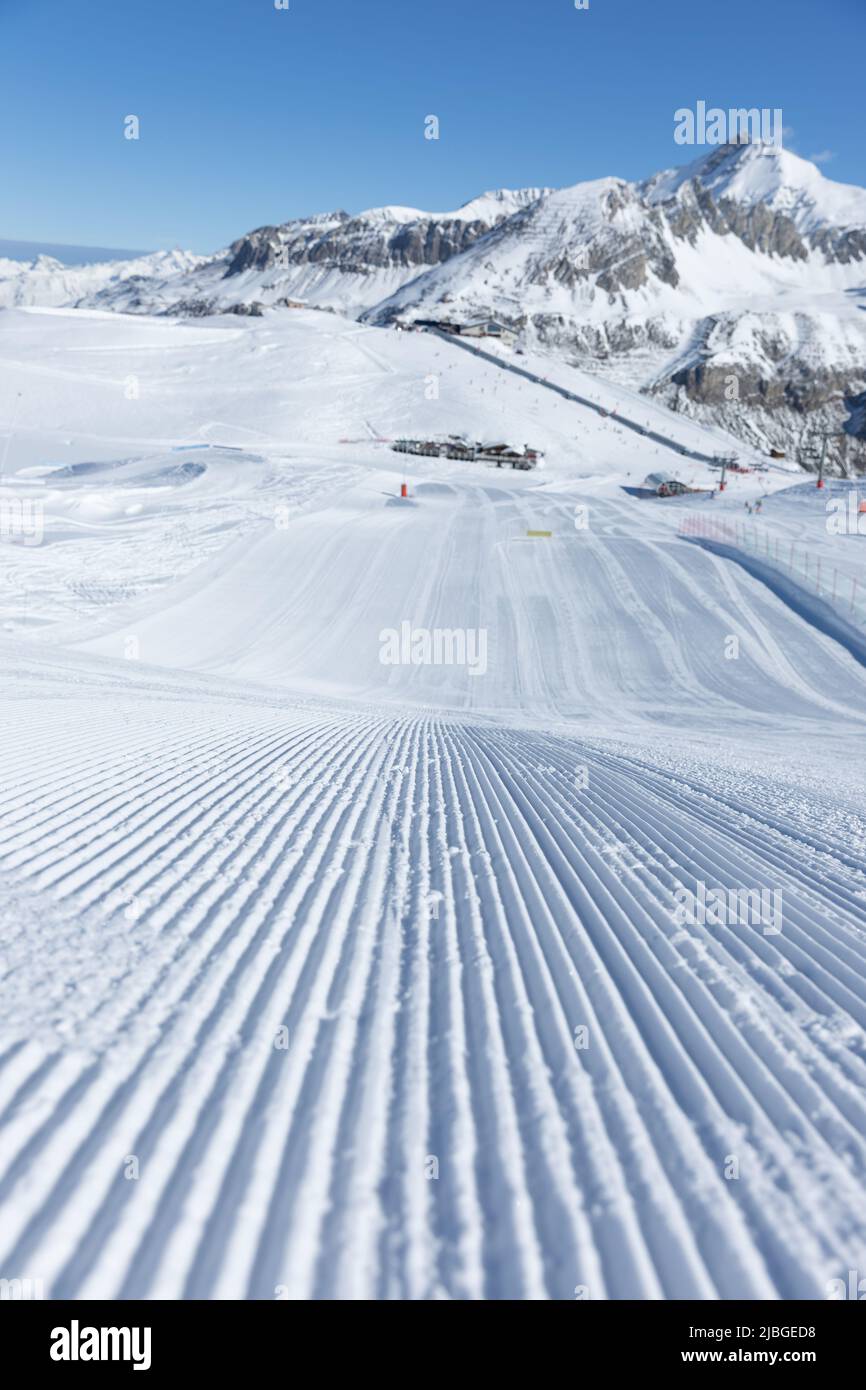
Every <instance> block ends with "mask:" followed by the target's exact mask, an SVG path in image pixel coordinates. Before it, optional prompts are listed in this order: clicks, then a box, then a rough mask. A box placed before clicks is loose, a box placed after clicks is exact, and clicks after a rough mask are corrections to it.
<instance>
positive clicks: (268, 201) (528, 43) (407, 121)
mask: <svg viewBox="0 0 866 1390" xmlns="http://www.w3.org/2000/svg"><path fill="white" fill-rule="evenodd" d="M289 6H290V7H289V9H288V10H277V9H276V8H275V6H274V0H85V3H83V4H74V3H71V0H38V3H36V2H35V0H0V132H2V133H0V140H2V157H0V209H2V216H0V237H6V238H22V239H23V238H27V239H29V240H33V241H53V242H67V243H75V244H84V245H86V244H93V243H97V244H99V245H102V246H126V247H135V248H138V247H144V248H157V247H170V246H174V245H180V246H185V247H190V248H191V249H193V250H196V251H211V250H215V249H217V248H218V247H220V246H222V245H224V244H225V243H226V242H228V241H230V240H233V239H234V238H235V237H236V236H239V235H240V234H241V233H243V232H245V231H248V230H249V229H250V228H252V227H256V226H260V225H262V224H263V223H267V222H281V221H284V220H286V219H287V218H289V217H294V216H301V215H303V214H306V213H310V212H317V211H330V210H332V209H334V208H340V207H342V208H346V209H347V210H348V211H350V212H358V211H361V210H362V209H364V208H367V207H373V206H377V205H379V204H383V203H404V204H409V205H411V206H415V207H425V208H430V209H433V210H436V211H442V210H445V209H448V208H452V207H456V206H458V205H459V204H460V203H462V202H465V201H466V200H467V199H468V198H470V197H473V196H474V195H475V194H476V193H479V192H481V191H483V190H484V189H487V188H494V187H501V186H505V187H525V186H536V185H542V184H546V185H557V186H558V185H563V184H570V183H577V182H578V181H580V180H582V179H587V178H597V177H601V176H603V175H607V174H617V175H620V176H622V177H624V178H640V177H644V176H645V175H647V174H649V173H652V172H654V171H655V170H657V169H660V168H667V167H669V166H671V165H673V164H682V163H685V162H687V160H688V159H689V158H691V157H693V154H697V153H699V151H694V152H691V151H689V150H688V149H685V150H684V149H683V148H681V147H680V146H677V145H675V144H674V142H673V129H674V111H675V110H676V108H678V107H683V106H691V107H693V106H694V105H695V103H696V102H697V101H698V100H699V99H701V100H704V101H706V102H707V103H708V104H709V105H711V106H721V107H725V108H729V107H731V106H747V107H751V106H758V107H770V108H775V107H781V108H782V109H783V111H784V121H785V125H786V127H787V128H788V133H787V135H786V140H785V143H786V145H787V146H788V148H792V149H794V150H796V152H797V153H798V154H802V155H805V156H807V157H811V156H812V155H818V156H820V157H821V163H822V168H823V171H824V173H825V174H827V176H828V177H831V178H835V179H839V180H841V181H842V182H850V183H860V184H862V185H866V138H864V136H866V117H864V108H866V102H864V95H863V93H864V87H866V81H864V54H866V0H719V3H718V4H708V3H706V0H590V6H589V9H588V10H577V9H576V8H575V4H574V0H289ZM128 115H137V116H138V117H139V119H140V122H141V127H140V139H139V140H138V141H133V140H126V139H124V135H123V121H124V117H126V116H128ZM428 115H436V116H437V117H438V118H439V121H440V123H441V126H440V139H439V140H438V141H432V140H425V138H424V120H425V117H426V116H428Z"/></svg>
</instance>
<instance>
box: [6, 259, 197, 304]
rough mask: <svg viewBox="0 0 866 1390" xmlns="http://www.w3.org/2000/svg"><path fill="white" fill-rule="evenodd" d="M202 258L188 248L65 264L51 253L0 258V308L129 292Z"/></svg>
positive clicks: (177, 272) (188, 268) (183, 272)
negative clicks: (25, 258)
mask: <svg viewBox="0 0 866 1390" xmlns="http://www.w3.org/2000/svg"><path fill="white" fill-rule="evenodd" d="M206 259H207V258H206V257H204V256H196V255H194V253H193V252H192V251H155V252H153V253H152V254H151V255H147V256H138V257H136V258H135V259H134V260H131V261H100V262H96V263H94V264H92V265H74V266H70V265H64V264H63V262H62V261H58V260H56V259H55V258H54V257H53V256H37V257H36V258H35V259H34V260H32V261H15V260H5V259H2V258H0V309H12V308H22V307H27V306H33V305H35V306H38V307H40V308H54V307H57V308H63V307H64V306H70V305H75V304H78V303H80V302H81V301H83V300H86V299H89V298H93V297H95V296H97V295H99V294H100V293H105V294H106V297H107V302H108V304H110V299H111V296H112V294H114V293H118V291H122V292H123V293H124V294H129V293H131V290H130V287H131V286H132V285H135V284H148V285H149V284H158V283H160V282H162V281H163V280H165V279H167V278H172V277H175V276H183V275H187V274H189V273H190V272H191V271H192V270H193V269H194V268H195V267H196V266H197V265H199V264H200V263H201V262H202V261H204V260H206Z"/></svg>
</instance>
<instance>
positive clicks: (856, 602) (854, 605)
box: [679, 515, 866, 628]
mask: <svg viewBox="0 0 866 1390" xmlns="http://www.w3.org/2000/svg"><path fill="white" fill-rule="evenodd" d="M679 535H680V536H681V537H682V538H684V539H685V540H692V541H698V542H705V543H709V544H710V545H716V546H723V547H725V548H726V549H728V550H735V551H737V550H738V551H741V552H742V554H743V555H744V556H746V555H748V556H750V557H753V559H754V560H756V561H757V562H758V564H759V565H760V566H762V567H764V568H766V569H769V570H773V571H774V572H775V573H777V574H781V575H784V576H785V577H786V578H787V579H788V580H789V581H790V582H792V583H794V584H796V585H797V586H798V587H799V588H800V589H802V590H803V591H804V592H805V593H808V594H814V595H815V596H816V598H819V599H822V600H823V602H824V603H825V604H827V606H828V607H829V608H831V609H832V610H833V612H834V613H835V614H836V615H837V616H838V617H839V618H843V619H845V621H846V622H849V623H856V625H857V626H858V627H860V628H866V583H864V581H863V580H859V579H858V578H857V576H856V575H855V574H851V573H850V571H848V572H844V571H842V570H838V569H836V567H835V565H832V564H830V563H829V562H828V560H827V558H826V556H822V555H819V554H818V555H816V554H815V551H814V547H812V548H810V546H809V543H808V542H807V541H798V540H789V539H787V538H786V537H784V536H780V535H771V533H770V532H769V531H768V530H767V528H766V527H764V526H759V525H756V524H755V523H754V522H750V521H746V520H745V519H742V520H737V519H736V518H731V519H730V520H728V519H727V518H722V517H715V516H705V515H693V516H687V517H684V518H683V520H682V522H681V523H680V528H679Z"/></svg>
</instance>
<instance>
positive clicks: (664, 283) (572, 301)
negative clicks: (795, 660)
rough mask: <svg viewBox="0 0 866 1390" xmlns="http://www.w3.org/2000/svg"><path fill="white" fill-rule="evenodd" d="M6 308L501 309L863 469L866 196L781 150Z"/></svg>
mask: <svg viewBox="0 0 866 1390" xmlns="http://www.w3.org/2000/svg"><path fill="white" fill-rule="evenodd" d="M10 264H11V263H6V268H5V274H4V267H3V265H2V263H0V304H28V303H29V304H54V305H61V304H65V305H79V306H82V307H90V308H100V309H112V310H121V311H124V312H133V313H151V314H153V313H156V314H168V315H176V316H183V317H197V316H202V315H208V314H215V313H226V312H231V313H240V314H254V315H258V314H262V313H264V312H267V311H269V310H274V311H285V310H286V309H291V308H293V307H295V306H297V305H298V304H300V303H303V304H306V305H308V306H310V307H314V308H320V309H328V310H332V311H334V312H337V313H342V314H347V315H349V316H351V317H356V318H363V319H364V320H365V321H367V322H369V323H372V324H378V325H382V326H387V325H389V324H392V323H394V322H395V321H397V320H403V321H405V320H408V321H411V320H416V319H439V320H446V319H447V320H449V321H452V322H467V321H471V320H473V319H476V318H482V317H495V318H497V319H500V320H502V321H504V322H506V323H508V324H510V325H511V326H512V327H513V328H514V329H515V330H516V331H517V332H518V333H519V334H520V336H521V338H522V343H523V346H524V347H528V348H533V349H541V350H543V351H547V352H550V353H552V354H554V355H555V356H557V357H559V358H561V359H563V360H565V361H566V362H569V363H572V364H577V365H580V366H582V367H584V368H588V369H590V370H593V371H597V372H599V373H601V374H603V375H606V376H608V377H610V378H612V379H613V380H616V381H619V382H622V383H623V384H626V385H628V386H630V387H632V388H638V389H640V390H642V391H644V392H646V393H649V394H653V395H657V396H659V397H660V398H661V399H662V400H663V401H664V402H665V403H666V404H668V405H670V406H673V407H674V408H675V409H677V410H679V411H682V412H684V413H686V414H689V415H692V416H694V417H695V418H697V419H704V420H707V421H708V422H710V423H713V422H715V423H720V424H722V425H723V426H724V428H725V429H727V430H729V431H730V432H732V433H733V434H735V435H736V436H738V437H740V438H742V439H743V440H744V441H747V442H748V443H750V444H753V445H758V446H759V447H761V448H765V449H767V448H770V447H775V448H776V449H779V450H782V451H784V452H785V453H788V454H793V455H795V456H796V457H802V458H804V459H805V458H806V455H807V454H808V452H809V440H810V439H811V438H813V437H817V435H818V434H819V433H823V432H828V431H829V432H832V433H834V434H835V436H836V437H835V438H833V439H831V441H830V446H829V457H830V461H831V464H832V465H833V466H835V467H836V468H837V469H838V470H839V471H842V472H853V471H856V470H857V469H858V468H860V467H866V435H864V418H866V318H864V314H863V309H864V308H866V190H864V189H860V188H855V187H850V186H847V185H843V184H838V183H834V182H832V181H831V180H829V179H827V178H825V177H824V176H823V174H822V173H821V172H820V171H819V170H818V169H817V168H816V166H815V165H813V164H810V163H809V162H808V161H806V160H804V159H801V158H799V157H798V156H797V155H794V154H791V153H790V152H788V151H785V150H781V149H777V148H776V147H775V146H771V145H760V144H737V145H725V146H720V147H714V148H713V149H711V150H710V152H709V153H707V154H704V155H702V156H701V157H700V158H699V159H697V160H696V161H694V162H693V163H691V164H689V165H687V166H685V167H684V168H680V169H670V170H667V171H665V172H663V173H659V174H656V175H654V176H653V177H651V178H649V179H646V180H645V181H643V182H640V183H629V182H627V181H625V180H623V179H618V178H605V179H598V180H594V181H592V182H587V183H579V184H576V185H575V186H573V187H570V188H565V189H558V190H552V189H545V188H530V189H521V190H517V191H511V190H500V191H498V192H491V193H485V194H483V195H482V196H481V197H479V198H476V199H474V200H473V201H471V202H469V203H467V204H466V205H465V206H463V207H462V208H460V209H458V210H457V211H455V212H446V213H430V212H424V211H421V210H419V209H417V208H404V207H384V208H375V209H371V210H369V211H367V212H364V213H360V214H358V215H356V216H352V215H350V214H349V213H347V212H335V213H330V214H325V215H320V216H314V217H309V218H304V219H299V220H294V221H290V222H286V223H283V224H280V225H273V226H266V227H260V228H257V229H256V230H255V231H252V232H249V233H248V234H246V235H245V236H242V237H240V238H239V239H238V240H237V241H235V242H233V243H232V245H231V246H229V247H227V248H225V249H224V250H222V251H220V252H219V253H217V254H216V255H214V256H212V257H193V256H185V255H184V254H183V253H170V254H166V253H162V254H161V255H160V256H156V257H145V258H142V259H140V260H138V261H133V262H128V263H118V264H114V265H109V266H90V267H86V268H83V269H80V270H79V269H76V270H70V269H68V268H64V267H60V266H59V265H58V264H57V263H56V262H52V263H45V262H44V260H40V261H39V262H36V263H35V264H34V265H33V266H32V267H28V268H26V269H22V268H21V267H20V266H17V267H16V268H15V270H14V271H10V270H9V265H10Z"/></svg>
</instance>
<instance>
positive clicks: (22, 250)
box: [0, 237, 153, 266]
mask: <svg viewBox="0 0 866 1390" xmlns="http://www.w3.org/2000/svg"><path fill="white" fill-rule="evenodd" d="M71 254H75V255H76V256H84V258H85V259H83V260H81V259H74V260H73V259H70V255H71ZM152 255H153V248H151V249H150V250H149V251H142V250H131V249H130V248H129V247H126V246H75V245H70V244H69V243H68V242H64V241H27V240H25V239H23V238H20V237H16V238H13V239H11V240H8V241H7V240H4V239H3V238H2V237H0V261H4V260H5V261H21V263H22V265H23V264H25V263H26V262H28V261H32V260H35V259H36V257H37V256H50V257H51V259H52V260H55V261H60V262H61V263H62V264H63V265H68V266H77V265H93V264H96V263H97V262H98V261H99V260H112V261H117V260H128V261H129V260H133V259H135V257H137V256H152Z"/></svg>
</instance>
